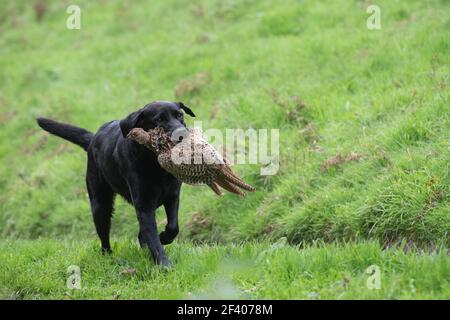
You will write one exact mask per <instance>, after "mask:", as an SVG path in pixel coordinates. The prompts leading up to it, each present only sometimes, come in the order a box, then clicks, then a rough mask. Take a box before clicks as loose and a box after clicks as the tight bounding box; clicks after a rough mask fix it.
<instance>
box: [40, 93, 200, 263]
mask: <svg viewBox="0 0 450 320" xmlns="http://www.w3.org/2000/svg"><path fill="white" fill-rule="evenodd" d="M181 110H183V111H184V112H185V113H187V114H188V115H190V116H192V117H195V115H194V113H193V112H192V110H191V109H189V108H188V107H187V106H185V105H184V104H183V103H181V102H178V103H174V102H166V101H155V102H152V103H149V104H147V105H146V106H144V107H143V108H142V109H140V110H138V111H136V112H133V113H131V114H130V115H129V116H127V117H126V118H125V119H123V120H120V121H119V120H116V121H111V122H107V123H105V124H104V125H103V126H101V127H100V129H99V130H98V131H97V133H95V134H93V133H92V132H89V131H87V130H85V129H81V128H78V127H75V126H72V125H68V124H63V123H59V122H56V121H53V120H50V119H45V118H38V119H37V122H38V124H39V126H40V127H41V128H42V129H44V130H46V131H48V132H50V133H51V134H54V135H56V136H58V137H61V138H63V139H66V140H68V141H70V142H73V143H75V144H77V145H79V146H81V147H82V148H83V149H84V150H86V151H87V155H88V157H87V158H88V159H87V173H86V184H87V189H88V193H89V199H90V203H91V209H92V214H93V218H94V223H95V228H96V230H97V233H98V236H99V237H100V240H101V243H102V251H103V252H108V253H109V252H111V246H110V242H109V232H110V227H111V217H112V213H113V210H114V197H115V195H116V194H119V195H121V196H122V197H124V198H125V199H126V200H127V201H128V202H129V203H131V204H133V205H134V207H135V209H136V214H137V218H138V221H139V235H138V238H139V243H140V245H141V247H143V248H145V247H147V248H148V249H149V251H150V253H151V255H152V257H153V260H154V261H155V263H157V264H161V265H162V266H168V263H169V262H168V259H167V257H166V254H165V252H164V248H163V246H162V245H166V244H170V243H171V242H172V241H173V240H174V239H175V237H176V236H177V234H178V205H179V198H180V188H181V182H180V181H178V180H177V179H176V178H174V177H173V176H172V175H171V174H169V173H168V172H166V171H164V170H163V169H162V168H161V167H160V166H159V164H158V161H157V158H156V156H155V155H154V154H153V153H152V152H151V151H150V150H148V149H146V148H145V147H144V146H142V145H140V144H138V143H136V142H135V141H132V140H130V139H127V138H126V137H127V134H128V133H129V132H130V131H131V129H133V128H143V129H145V130H148V129H153V128H155V127H157V126H159V127H162V128H163V129H164V130H165V131H166V133H167V134H169V135H170V134H172V133H173V132H174V130H177V129H180V128H185V127H186V124H185V123H184V119H183V112H182V111H181ZM161 205H164V208H165V210H166V214H167V225H166V228H165V230H164V231H163V232H161V234H160V235H159V236H158V231H157V227H156V217H155V211H156V209H157V208H158V207H160V206H161Z"/></svg>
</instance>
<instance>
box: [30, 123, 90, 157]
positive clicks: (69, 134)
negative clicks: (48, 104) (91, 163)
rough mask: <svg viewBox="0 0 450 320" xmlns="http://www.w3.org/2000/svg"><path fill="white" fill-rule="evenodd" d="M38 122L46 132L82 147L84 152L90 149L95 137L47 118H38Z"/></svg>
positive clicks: (80, 129) (82, 130) (85, 131)
mask: <svg viewBox="0 0 450 320" xmlns="http://www.w3.org/2000/svg"><path fill="white" fill-rule="evenodd" d="M36 120H37V123H38V125H39V126H40V127H41V128H42V129H44V130H45V131H48V132H50V133H51V134H54V135H55V136H58V137H61V138H63V139H66V140H68V141H70V142H72V143H75V144H77V145H79V146H80V147H82V148H83V149H84V150H87V149H88V147H89V144H90V143H91V141H92V138H93V137H94V134H93V133H92V132H89V131H87V130H85V129H82V128H78V127H75V126H72V125H70V124H65V123H60V122H56V121H54V120H51V119H46V118H37V119H36Z"/></svg>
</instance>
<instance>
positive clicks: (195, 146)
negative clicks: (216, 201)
mask: <svg viewBox="0 0 450 320" xmlns="http://www.w3.org/2000/svg"><path fill="white" fill-rule="evenodd" d="M127 137H128V138H130V139H132V140H134V141H136V142H138V143H140V144H142V145H144V146H146V147H147V148H148V149H150V150H151V151H152V152H154V153H155V154H156V155H157V157H158V162H159V164H160V165H161V167H162V168H163V169H165V170H166V171H168V172H170V173H171V174H172V175H173V176H174V177H176V178H177V179H178V180H180V181H182V182H185V183H187V184H192V185H199V184H206V185H208V186H209V187H210V188H211V189H212V190H213V191H214V193H215V194H217V195H219V196H220V195H222V192H221V191H220V188H219V186H221V187H222V188H224V189H225V190H227V191H229V192H232V193H234V194H237V195H240V196H245V193H244V192H243V191H242V190H241V189H239V188H242V189H244V190H248V191H251V192H254V191H256V189H255V188H254V187H252V186H250V185H249V184H247V183H245V182H244V181H243V180H242V179H241V178H239V177H238V176H237V175H236V174H235V173H233V171H231V168H230V166H229V165H228V164H227V163H226V161H225V160H224V159H223V157H222V156H221V155H220V154H219V153H218V152H217V151H216V150H215V149H214V148H213V147H212V146H211V145H210V144H209V143H208V142H207V141H206V140H205V139H204V138H203V137H202V134H201V132H199V131H197V130H194V129H188V134H187V136H186V137H185V138H184V139H183V141H182V142H179V143H174V142H173V141H172V140H171V139H170V137H168V136H167V135H166V134H165V133H164V130H163V129H162V128H155V129H151V130H149V131H148V132H146V131H145V130H143V129H141V128H135V129H133V130H131V131H130V133H129V134H128V136H127Z"/></svg>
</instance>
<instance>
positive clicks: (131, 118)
mask: <svg viewBox="0 0 450 320" xmlns="http://www.w3.org/2000/svg"><path fill="white" fill-rule="evenodd" d="M142 114H143V112H142V109H141V110H138V111H135V112H133V113H131V114H130V115H128V117H126V118H125V119H122V120H120V122H119V125H120V130H121V131H122V135H123V137H124V138H126V137H127V135H128V133H130V131H131V130H132V129H133V128H135V127H136V125H137V124H138V121H139V120H140V119H141V116H142Z"/></svg>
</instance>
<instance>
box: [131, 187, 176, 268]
mask: <svg viewBox="0 0 450 320" xmlns="http://www.w3.org/2000/svg"><path fill="white" fill-rule="evenodd" d="M135 182H136V181H135ZM133 186H135V187H134V188H133ZM142 190H145V188H143V187H141V186H140V185H139V183H133V184H132V185H131V186H130V191H131V197H132V200H133V204H134V208H135V210H136V215H137V219H138V222H139V242H140V244H141V246H142V247H143V248H148V250H149V251H150V253H151V255H152V258H153V261H154V262H155V263H156V264H160V265H162V266H165V267H166V266H168V265H169V261H168V260H167V257H166V254H165V252H164V248H163V246H162V244H161V241H160V239H159V235H158V228H157V225H156V209H157V204H156V203H155V201H152V200H149V199H148V194H147V195H146V194H144V193H142ZM147 192H148V190H147Z"/></svg>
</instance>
